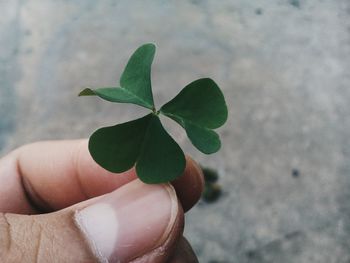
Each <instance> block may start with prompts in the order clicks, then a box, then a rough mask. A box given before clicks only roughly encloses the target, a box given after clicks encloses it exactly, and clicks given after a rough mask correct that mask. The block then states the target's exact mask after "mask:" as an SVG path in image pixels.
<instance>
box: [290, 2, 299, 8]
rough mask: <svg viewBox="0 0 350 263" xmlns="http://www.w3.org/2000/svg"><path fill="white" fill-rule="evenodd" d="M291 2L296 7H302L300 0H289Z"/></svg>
mask: <svg viewBox="0 0 350 263" xmlns="http://www.w3.org/2000/svg"><path fill="white" fill-rule="evenodd" d="M289 4H291V5H292V6H294V7H296V8H300V1H299V0H289Z"/></svg>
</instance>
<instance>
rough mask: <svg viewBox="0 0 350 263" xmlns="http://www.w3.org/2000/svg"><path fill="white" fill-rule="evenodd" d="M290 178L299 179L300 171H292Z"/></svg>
mask: <svg viewBox="0 0 350 263" xmlns="http://www.w3.org/2000/svg"><path fill="white" fill-rule="evenodd" d="M292 176H293V177H294V178H297V177H299V176H300V171H299V170H298V169H295V168H294V169H292Z"/></svg>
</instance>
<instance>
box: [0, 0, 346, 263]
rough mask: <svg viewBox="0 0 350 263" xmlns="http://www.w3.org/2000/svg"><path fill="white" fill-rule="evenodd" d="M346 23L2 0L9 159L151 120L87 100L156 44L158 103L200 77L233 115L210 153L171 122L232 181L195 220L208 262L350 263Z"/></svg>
mask: <svg viewBox="0 0 350 263" xmlns="http://www.w3.org/2000/svg"><path fill="white" fill-rule="evenodd" d="M349 15H350V2H349V1H348V0H271V1H259V0H251V1H246V0H231V1H229V0H221V1H210V0H204V1H199V0H192V1H189V0H188V1H185V0H181V1H161V0H154V1H112V0H106V1H94V0H88V1H87V0H81V1H80V0H77V1H64V0H60V1H56V0H46V1H39V0H32V1H25V0H11V1H5V0H0V109H1V111H0V150H1V154H4V153H6V152H7V151H9V150H11V149H13V148H15V147H17V146H19V145H22V144H25V143H29V142H32V141H36V140H45V139H68V138H80V137H88V136H89V135H90V134H91V133H92V132H93V131H94V130H95V129H96V128H98V127H101V126H103V125H111V124H114V123H119V122H123V121H126V120H130V119H131V118H134V117H137V116H141V114H143V113H144V112H143V111H142V110H141V111H140V109H139V108H138V107H136V106H133V105H129V106H126V105H120V104H119V105H118V104H111V103H106V102H104V101H101V100H98V99H97V98H78V97H77V94H78V92H79V91H80V90H81V87H82V86H86V85H89V86H107V85H113V84H116V83H117V82H118V79H119V76H120V73H121V71H122V69H123V67H124V65H125V63H126V61H127V59H128V57H129V55H130V54H131V53H132V51H133V50H134V49H135V48H136V47H138V46H139V45H140V44H142V43H145V42H155V43H156V44H157V46H158V50H157V55H156V59H155V62H154V67H153V85H154V94H155V100H156V103H157V104H158V105H160V104H162V103H164V102H166V101H167V100H169V99H170V98H172V97H173V96H174V95H175V94H177V92H178V91H179V90H180V89H181V88H182V87H184V86H185V85H186V84H187V83H189V82H190V81H192V80H194V79H196V78H199V77H203V76H208V77H212V78H213V79H215V80H216V81H217V83H218V84H219V85H220V87H221V88H222V89H223V91H224V93H225V95H226V98H227V102H228V105H229V120H228V123H227V124H226V126H224V127H223V128H221V129H220V130H219V133H220V135H221V138H222V140H223V148H222V150H221V151H220V152H218V153H217V154H215V155H212V156H205V155H203V154H201V153H199V152H198V151H196V150H195V149H194V148H193V147H192V146H191V144H190V143H189V141H188V140H187V139H186V137H185V134H184V132H183V131H182V130H181V129H180V128H178V127H177V126H175V125H171V124H170V122H169V123H168V122H167V123H166V124H167V125H168V126H169V127H170V128H171V131H172V134H173V135H174V137H176V139H177V140H178V141H179V142H180V144H181V146H182V147H183V149H184V150H185V151H186V152H188V153H189V154H191V155H193V156H194V158H195V159H197V160H199V161H200V162H201V163H202V164H204V165H206V166H211V167H213V168H216V169H218V170H219V171H220V175H221V179H220V182H221V184H222V185H223V190H224V194H223V196H222V198H221V199H220V200H219V201H217V202H216V203H213V204H210V205H209V204H203V203H202V204H199V205H198V206H196V207H195V208H194V209H193V210H192V211H191V212H190V213H189V214H188V215H187V225H186V231H185V234H186V236H187V237H188V239H189V240H190V241H191V243H192V244H193V246H194V249H195V251H196V252H197V254H198V255H199V258H200V262H211V263H214V262H221V263H224V262H226V263H228V262H229V263H231V262H232V263H233V262H246V263H253V262H254V263H255V262H256V263H258V262H259V263H265V262H266V263H268V262H284V263H289V262H295V263H310V262H322V263H332V262H334V263H335V262H336V263H343V262H344V263H346V262H350V249H349V248H350V161H349V158H350V136H349V135H350V119H349V116H350V105H349V101H350V88H349V85H350V72H349V68H350V18H349ZM2 183H4V182H2Z"/></svg>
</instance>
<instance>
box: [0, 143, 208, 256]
mask: <svg viewBox="0 0 350 263" xmlns="http://www.w3.org/2000/svg"><path fill="white" fill-rule="evenodd" d="M155 165H156V164H155ZM202 190H203V176H202V172H201V170H200V168H199V166H198V165H197V164H196V163H195V162H194V161H193V160H191V159H190V158H187V165H186V169H185V172H184V175H183V176H181V177H180V178H179V179H178V180H176V181H175V182H174V183H173V184H172V185H170V184H163V185H146V184H144V183H142V182H141V181H139V180H138V179H136V175H135V171H134V170H133V169H132V170H130V171H127V172H125V173H123V174H120V175H116V174H112V173H110V172H108V171H106V170H104V169H103V168H101V167H99V166H98V165H97V164H96V163H95V162H94V161H93V160H92V158H91V157H90V154H89V152H88V150H87V141H86V140H79V141H57V142H38V143H34V144H30V145H26V146H23V147H21V148H18V149H17V150H15V151H13V152H11V153H10V154H8V155H7V156H5V157H4V158H2V159H0V259H1V262H75V263H76V262H152V263H156V262H169V263H175V262H181V263H185V262H198V261H197V259H196V257H195V255H194V253H193V251H192V249H191V247H190V245H189V244H188V243H187V241H186V240H185V239H184V238H183V236H182V231H183V224H184V222H183V213H184V211H187V210H188V209H190V208H191V207H192V206H193V205H194V204H195V203H196V202H197V201H198V199H199V197H200V194H201V192H202Z"/></svg>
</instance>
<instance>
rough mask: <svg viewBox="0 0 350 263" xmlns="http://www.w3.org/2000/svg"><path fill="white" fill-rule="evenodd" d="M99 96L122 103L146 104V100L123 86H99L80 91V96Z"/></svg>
mask: <svg viewBox="0 0 350 263" xmlns="http://www.w3.org/2000/svg"><path fill="white" fill-rule="evenodd" d="M94 95H96V96H99V97H100V98H102V99H104V100H107V101H111V102H120V103H134V104H137V105H140V106H144V101H142V100H140V99H139V98H138V97H136V96H135V95H133V94H132V93H130V92H129V91H128V90H126V89H122V88H98V89H90V88H86V89H84V90H83V91H81V92H80V93H79V96H94Z"/></svg>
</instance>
